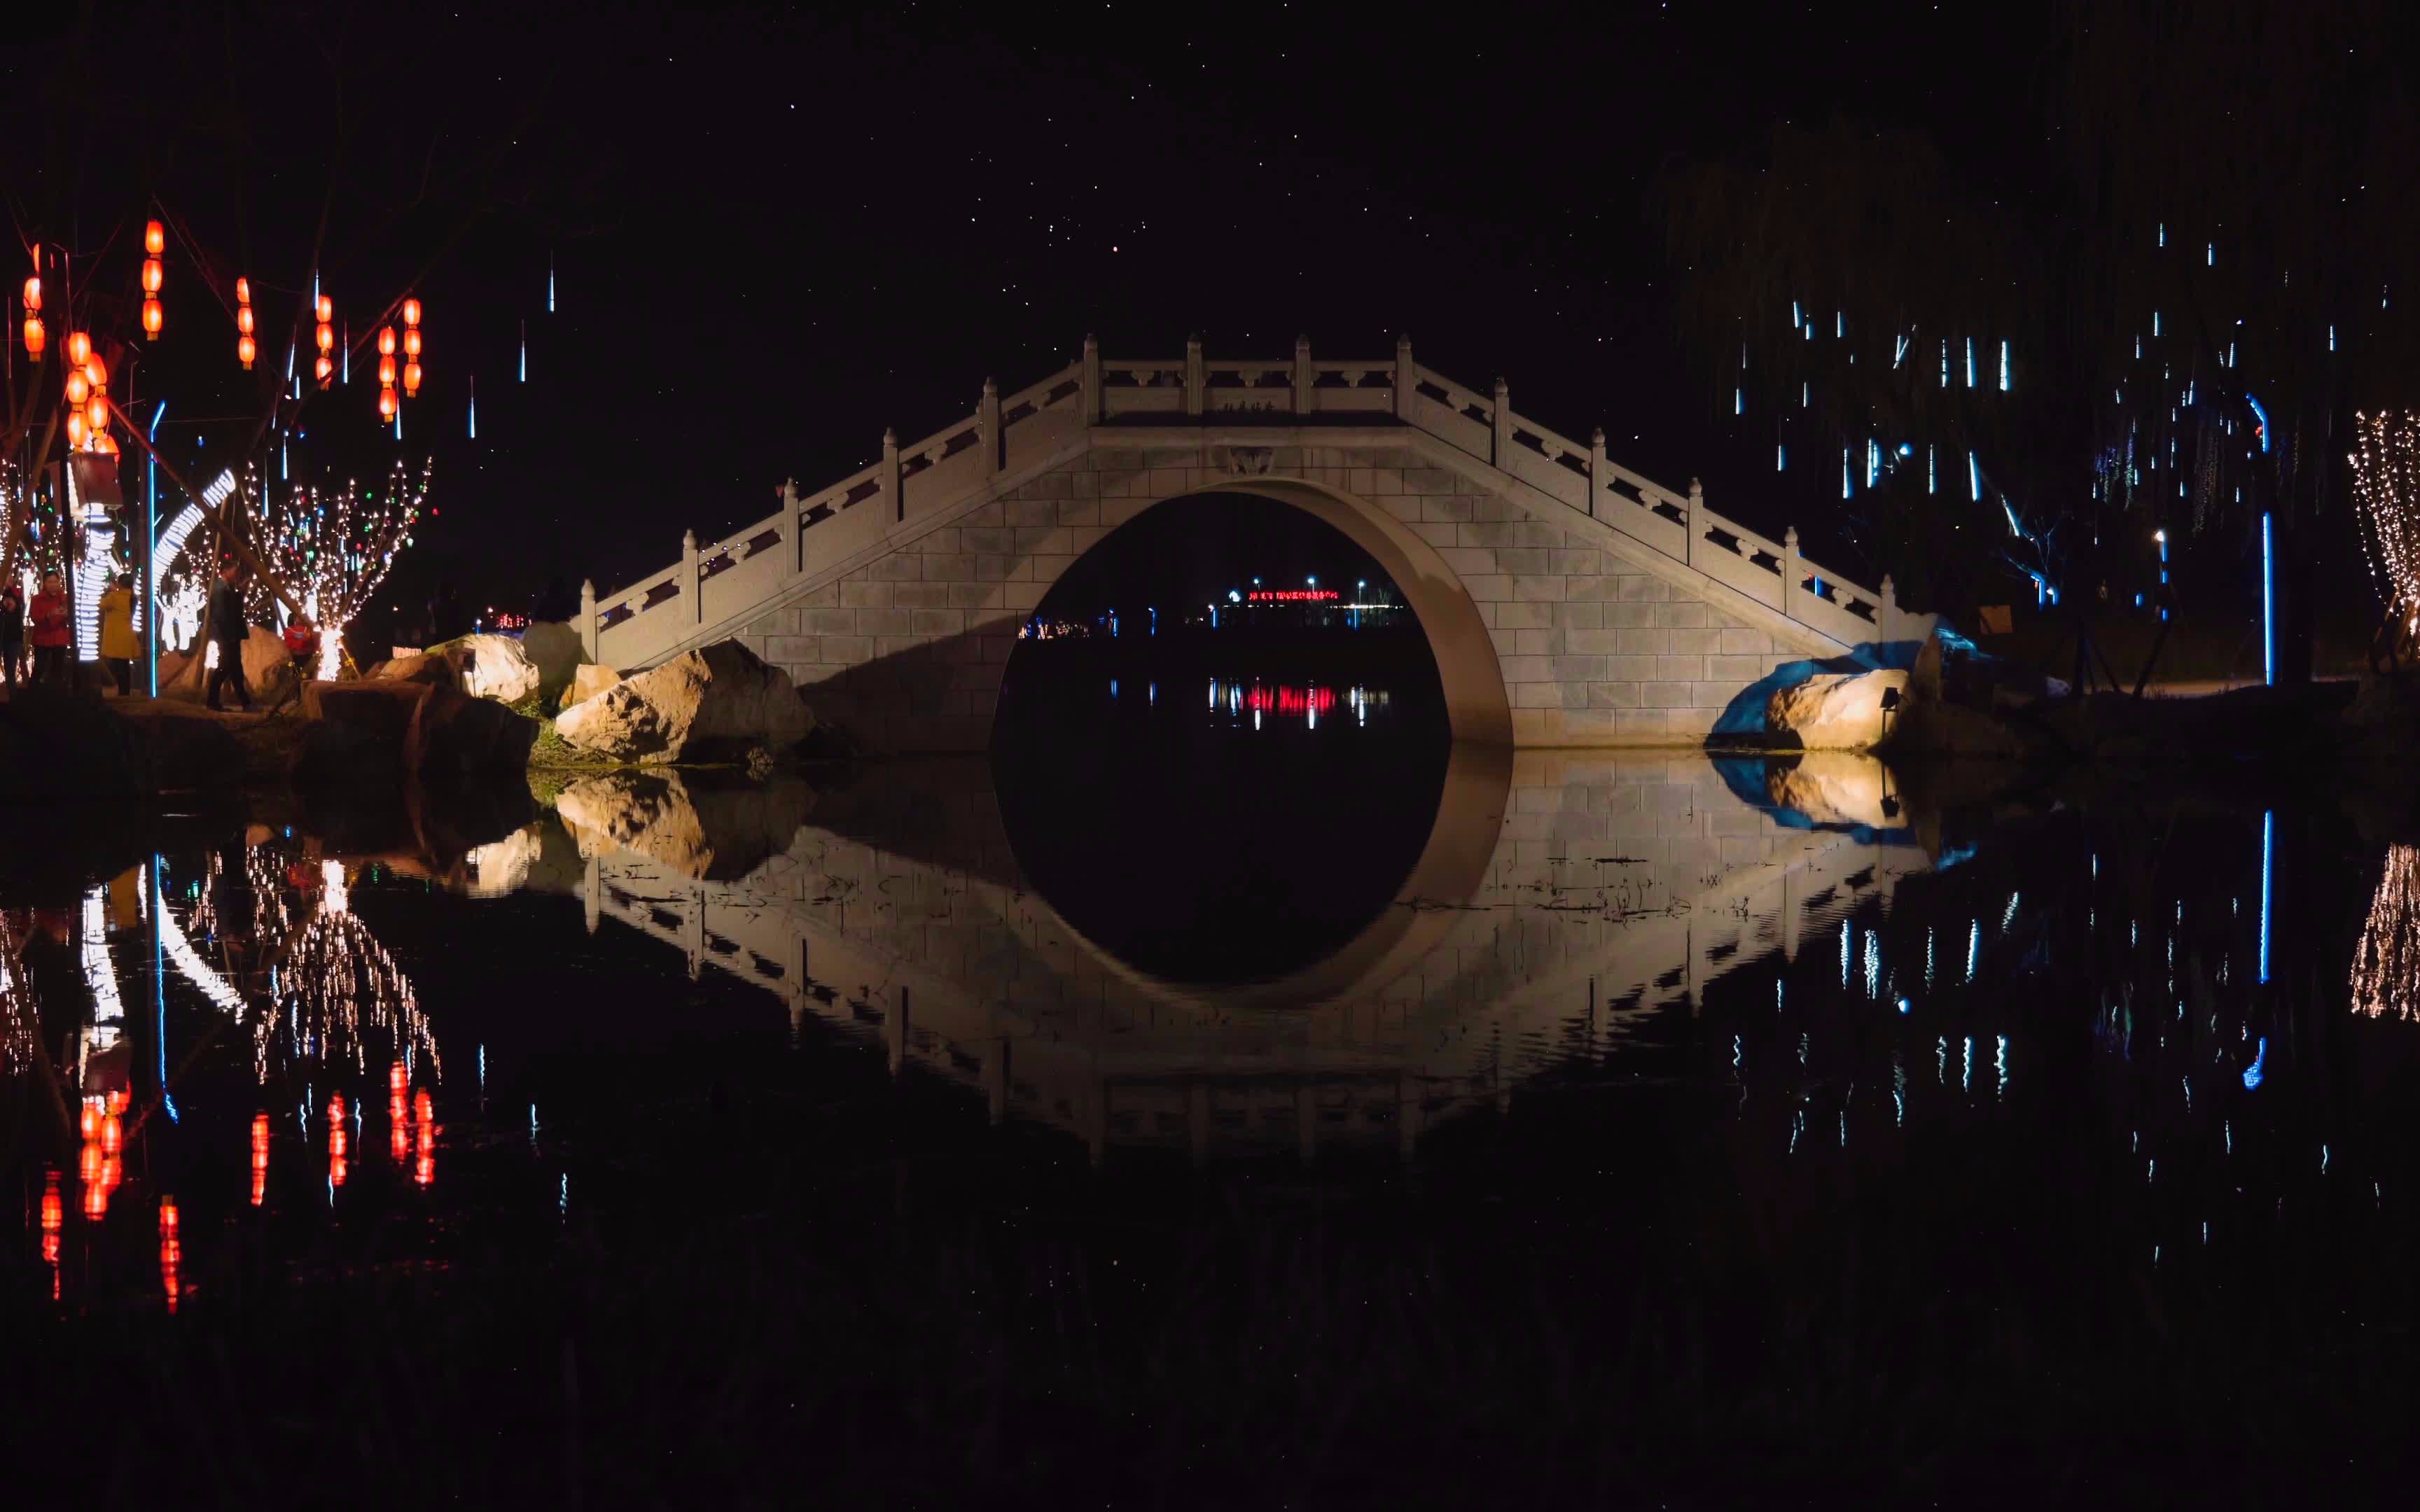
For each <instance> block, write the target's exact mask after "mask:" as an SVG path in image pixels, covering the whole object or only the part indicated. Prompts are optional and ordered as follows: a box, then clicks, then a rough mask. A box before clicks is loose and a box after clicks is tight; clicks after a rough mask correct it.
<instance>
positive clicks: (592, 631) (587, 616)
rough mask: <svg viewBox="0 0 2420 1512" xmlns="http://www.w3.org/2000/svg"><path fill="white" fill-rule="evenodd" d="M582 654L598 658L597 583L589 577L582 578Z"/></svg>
mask: <svg viewBox="0 0 2420 1512" xmlns="http://www.w3.org/2000/svg"><path fill="white" fill-rule="evenodd" d="M580 654H581V655H582V656H586V657H587V658H588V659H589V660H590V661H595V660H596V659H597V584H596V581H595V580H594V579H588V578H582V579H580Z"/></svg>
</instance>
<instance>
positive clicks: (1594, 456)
mask: <svg viewBox="0 0 2420 1512" xmlns="http://www.w3.org/2000/svg"><path fill="white" fill-rule="evenodd" d="M1610 472H1611V469H1610V468H1608V467H1607V465H1606V460H1605V427H1604V426H1603V425H1599V426H1597V427H1596V428H1595V429H1594V430H1591V431H1590V432H1589V517H1590V519H1600V518H1603V517H1604V513H1605V512H1604V510H1603V509H1602V508H1601V507H1600V506H1601V505H1603V504H1604V502H1605V498H1606V489H1607V488H1608V487H1609V486H1611V485H1612V482H1613V480H1612V478H1611V476H1610V475H1609V474H1610Z"/></svg>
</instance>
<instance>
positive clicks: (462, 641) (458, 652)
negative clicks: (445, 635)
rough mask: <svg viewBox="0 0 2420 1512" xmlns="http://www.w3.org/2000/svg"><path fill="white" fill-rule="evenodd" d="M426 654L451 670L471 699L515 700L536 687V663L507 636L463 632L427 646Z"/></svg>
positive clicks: (537, 679)
mask: <svg viewBox="0 0 2420 1512" xmlns="http://www.w3.org/2000/svg"><path fill="white" fill-rule="evenodd" d="M427 655H428V656H437V657H441V658H442V659H443V660H444V662H445V664H446V665H447V666H449V667H451V668H453V669H454V679H455V682H456V683H457V684H458V685H459V686H460V687H461V689H462V691H463V692H465V693H468V694H470V695H471V696H472V697H473V698H474V699H491V700H493V701H494V702H498V703H519V702H520V701H521V700H523V699H525V698H528V697H529V696H530V695H531V694H533V693H535V692H536V691H537V690H538V683H539V678H538V670H537V663H536V662H535V661H532V660H531V659H530V654H529V653H528V652H527V651H526V650H524V649H523V648H522V646H521V643H520V641H518V640H514V639H513V638H512V637H511V636H508V635H466V636H462V637H459V638H458V639H456V640H447V641H443V642H441V643H440V644H437V645H433V646H430V647H429V648H428V650H427Z"/></svg>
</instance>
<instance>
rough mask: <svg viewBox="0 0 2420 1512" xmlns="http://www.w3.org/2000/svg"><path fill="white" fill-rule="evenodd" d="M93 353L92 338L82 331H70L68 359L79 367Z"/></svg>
mask: <svg viewBox="0 0 2420 1512" xmlns="http://www.w3.org/2000/svg"><path fill="white" fill-rule="evenodd" d="M91 355H92V338H91V337H90V336H87V335H85V333H84V332H81V331H70V332H68V361H69V362H70V363H73V364H75V365H76V366H78V367H82V366H83V365H84V364H85V359H86V358H88V357H90V356H91Z"/></svg>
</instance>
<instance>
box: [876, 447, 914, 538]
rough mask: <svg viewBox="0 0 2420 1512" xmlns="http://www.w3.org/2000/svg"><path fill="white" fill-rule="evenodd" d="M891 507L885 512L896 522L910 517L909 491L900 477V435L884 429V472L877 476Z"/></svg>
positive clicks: (877, 480)
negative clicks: (908, 515)
mask: <svg viewBox="0 0 2420 1512" xmlns="http://www.w3.org/2000/svg"><path fill="white" fill-rule="evenodd" d="M876 482H878V483H879V484H880V485H881V486H882V492H883V496H884V498H885V499H886V500H887V501H889V503H890V505H891V507H890V508H889V509H886V510H884V511H883V513H884V514H886V515H889V516H890V517H892V520H893V521H894V522H895V521H898V520H903V519H906V518H907V487H906V486H905V485H904V483H903V481H902V480H901V478H900V476H899V433H898V432H897V431H895V430H893V429H892V428H891V427H890V426H888V425H885V426H883V427H882V471H880V472H878V473H876Z"/></svg>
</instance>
